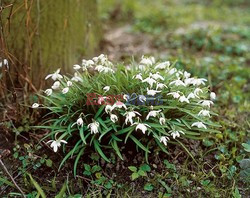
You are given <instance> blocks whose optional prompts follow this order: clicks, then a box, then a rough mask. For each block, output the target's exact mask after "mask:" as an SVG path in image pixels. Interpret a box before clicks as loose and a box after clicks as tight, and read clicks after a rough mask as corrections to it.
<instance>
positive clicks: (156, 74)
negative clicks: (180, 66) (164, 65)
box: [150, 72, 164, 80]
mask: <svg viewBox="0 0 250 198" xmlns="http://www.w3.org/2000/svg"><path fill="white" fill-rule="evenodd" d="M150 77H152V78H153V79H155V80H158V79H161V80H164V78H163V77H162V76H161V75H160V74H159V72H157V73H155V74H151V73H150Z"/></svg>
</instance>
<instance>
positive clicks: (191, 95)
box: [187, 93, 197, 99]
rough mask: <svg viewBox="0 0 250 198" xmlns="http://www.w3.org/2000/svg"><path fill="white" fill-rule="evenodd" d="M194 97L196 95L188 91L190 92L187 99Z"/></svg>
mask: <svg viewBox="0 0 250 198" xmlns="http://www.w3.org/2000/svg"><path fill="white" fill-rule="evenodd" d="M196 97H197V96H196V95H195V94H194V93H190V94H188V96H187V99H190V98H196Z"/></svg>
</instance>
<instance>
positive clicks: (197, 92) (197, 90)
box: [194, 88, 203, 98]
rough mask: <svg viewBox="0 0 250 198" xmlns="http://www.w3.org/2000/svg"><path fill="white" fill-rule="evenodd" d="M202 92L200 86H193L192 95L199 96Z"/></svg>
mask: <svg viewBox="0 0 250 198" xmlns="http://www.w3.org/2000/svg"><path fill="white" fill-rule="evenodd" d="M200 92H201V93H203V91H202V89H200V88H195V90H194V95H195V96H196V97H197V98H199V96H198V95H199V93H200Z"/></svg>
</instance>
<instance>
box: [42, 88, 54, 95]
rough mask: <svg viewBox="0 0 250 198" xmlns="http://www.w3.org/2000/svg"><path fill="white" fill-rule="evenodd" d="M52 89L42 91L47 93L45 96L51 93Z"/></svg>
mask: <svg viewBox="0 0 250 198" xmlns="http://www.w3.org/2000/svg"><path fill="white" fill-rule="evenodd" d="M52 92H53V91H52V89H46V90H45V91H44V93H45V94H46V95H47V96H50V95H51V94H52Z"/></svg>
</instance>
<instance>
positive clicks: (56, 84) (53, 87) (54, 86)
mask: <svg viewBox="0 0 250 198" xmlns="http://www.w3.org/2000/svg"><path fill="white" fill-rule="evenodd" d="M59 87H60V82H59V81H56V82H54V84H53V85H52V86H51V88H52V89H58V88H59Z"/></svg>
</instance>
